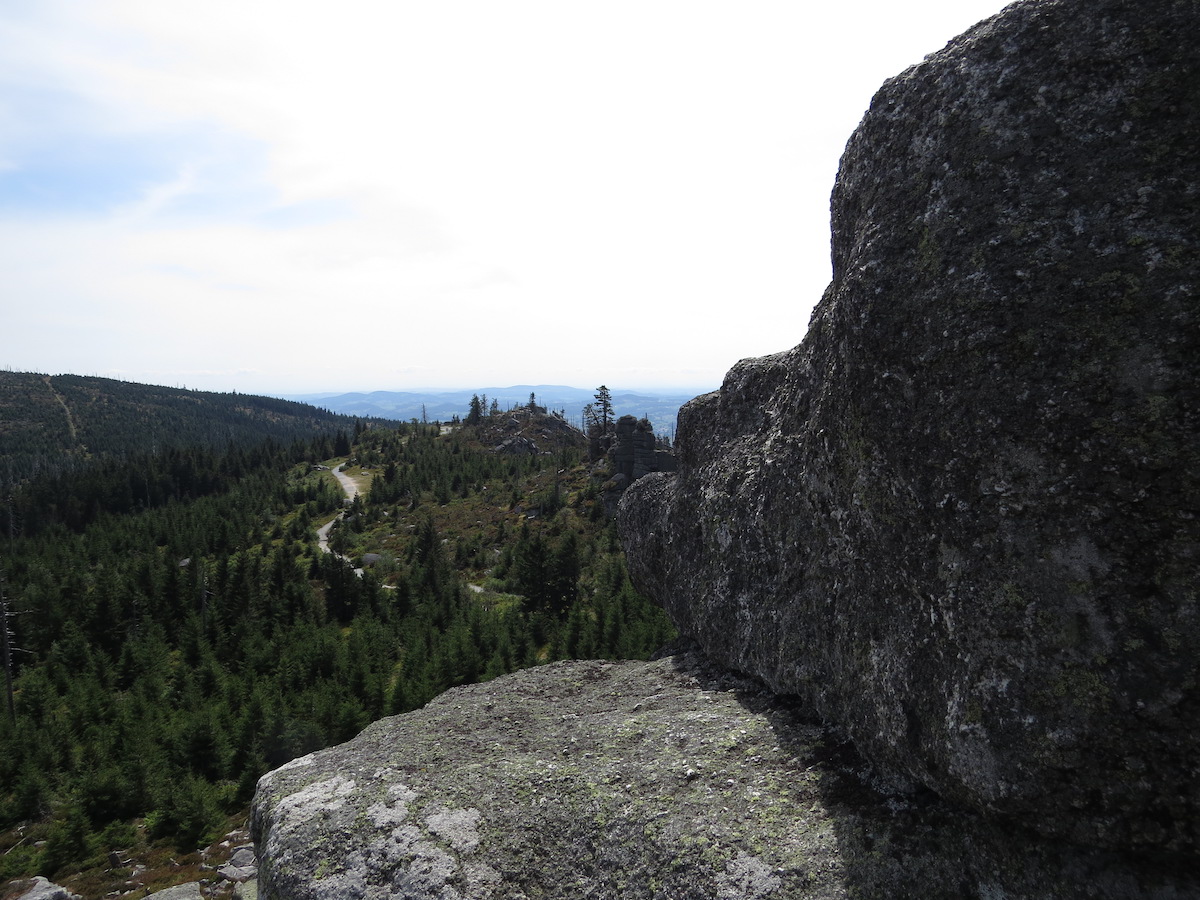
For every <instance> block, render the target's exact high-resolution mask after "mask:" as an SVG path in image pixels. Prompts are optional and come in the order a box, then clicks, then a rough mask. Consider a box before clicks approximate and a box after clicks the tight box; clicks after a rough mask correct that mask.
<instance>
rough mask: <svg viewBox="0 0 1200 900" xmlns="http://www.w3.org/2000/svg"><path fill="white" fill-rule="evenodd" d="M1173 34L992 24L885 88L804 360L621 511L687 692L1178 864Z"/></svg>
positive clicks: (1182, 164) (1138, 18)
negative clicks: (747, 695) (706, 684)
mask: <svg viewBox="0 0 1200 900" xmlns="http://www.w3.org/2000/svg"><path fill="white" fill-rule="evenodd" d="M1197 34H1200V4H1197V3H1195V2H1194V0H1137V2H1132V0H1127V2H1116V0H1099V2H1098V0H1047V2H1027V3H1017V4H1015V5H1013V6H1011V7H1009V8H1008V9H1007V10H1006V11H1005V12H1004V13H1003V14H1001V15H1000V16H998V17H996V18H994V19H992V20H989V21H988V22H986V23H983V24H981V25H980V26H977V27H976V28H975V29H973V30H972V31H970V32H968V33H967V34H965V35H963V36H962V37H960V38H958V39H957V40H955V41H954V42H952V43H951V44H950V45H949V46H947V47H946V48H945V49H944V50H943V51H941V52H939V53H937V54H934V55H932V56H930V57H928V58H927V59H926V60H925V61H924V62H923V63H921V64H920V65H917V66H914V67H913V68H911V69H909V70H908V71H906V72H904V73H902V74H901V75H899V76H897V77H896V78H894V79H892V80H891V81H889V82H888V83H887V84H885V85H884V87H883V88H882V89H881V90H880V91H879V92H878V94H877V95H876V96H875V98H874V100H873V101H872V104H871V108H870V110H869V111H868V113H867V114H866V116H865V117H864V119H863V121H862V123H861V125H860V126H859V128H858V130H857V131H856V132H855V134H854V135H853V137H852V138H851V139H850V142H849V144H848V146H847V148H846V152H845V156H844V157H843V160H842V166H841V172H840V174H839V177H838V180H837V184H836V186H835V188H834V191H833V198H832V219H833V238H832V246H833V259H834V278H833V282H832V283H831V285H830V286H829V288H828V290H827V291H826V293H825V295H824V297H823V298H822V300H821V303H820V304H819V306H818V307H817V309H816V311H815V313H814V315H813V318H812V322H811V325H810V328H809V332H808V334H807V336H806V337H805V339H804V341H803V343H801V344H800V346H798V347H796V348H795V349H794V350H791V351H789V352H785V353H781V354H778V355H776V356H772V357H767V358H763V359H755V360H747V361H744V362H742V363H739V364H738V365H737V366H736V367H735V368H734V369H733V370H732V371H731V372H730V373H729V374H728V376H727V378H726V380H725V383H724V385H723V387H722V389H721V390H720V391H719V392H717V393H714V394H710V395H707V396H704V397H700V398H698V399H696V400H694V401H693V402H692V403H691V404H690V405H688V406H687V407H685V408H684V409H683V410H682V411H681V413H680V417H679V429H678V437H677V442H676V443H677V448H676V449H677V454H678V457H679V464H680V469H679V472H678V473H677V474H675V475H650V476H647V477H646V478H643V479H641V480H640V481H639V482H637V484H635V485H634V486H633V487H632V488H631V489H630V491H629V492H628V494H627V495H626V497H625V499H624V501H623V502H622V507H621V526H622V531H623V536H624V541H625V545H626V550H627V552H628V554H629V558H630V562H631V568H632V570H633V572H634V575H635V580H636V582H637V583H638V584H639V585H640V587H641V588H643V589H644V590H646V591H648V592H649V593H651V594H652V595H653V596H655V597H657V598H658V600H659V601H660V602H661V603H662V604H663V605H664V606H665V607H666V609H667V610H668V611H669V612H670V614H671V616H672V617H673V618H674V620H675V621H676V623H677V624H678V626H679V628H680V629H681V631H682V632H684V633H685V634H687V635H690V636H692V637H694V638H695V639H697V640H698V641H699V643H700V644H701V645H702V646H703V648H704V649H705V651H706V652H707V653H708V654H709V655H710V656H711V657H712V658H714V659H716V660H718V661H720V662H722V663H724V664H727V665H729V666H732V667H735V668H737V669H740V670H742V671H745V672H748V673H752V674H754V675H756V676H758V677H760V678H761V679H763V680H764V681H765V682H766V683H767V684H768V685H769V686H770V687H771V688H772V689H774V690H776V691H779V692H783V693H790V694H796V695H799V696H800V697H801V698H803V699H804V700H805V701H806V702H807V703H809V704H811V706H812V707H813V708H814V709H815V710H816V711H817V712H819V713H820V714H821V715H822V716H824V717H826V718H827V719H828V720H830V721H832V722H835V723H837V724H838V725H839V726H840V727H842V728H843V729H844V730H845V731H846V732H847V733H848V734H849V735H850V736H851V737H852V739H853V740H854V742H855V743H856V744H857V746H858V747H859V749H860V750H861V751H862V752H864V753H865V754H866V756H867V757H868V758H869V759H870V760H871V761H872V762H873V763H874V765H875V766H876V767H877V769H878V770H879V771H880V772H881V773H884V774H887V775H890V776H891V777H892V778H894V779H896V780H897V781H905V780H907V781H909V782H912V783H917V784H923V785H926V786H929V787H931V788H933V789H934V790H936V791H937V792H938V793H940V794H942V795H943V796H944V797H947V798H951V799H954V800H956V801H958V802H963V803H966V804H968V805H970V806H973V807H975V808H977V809H982V810H985V811H988V812H990V813H997V814H1011V815H1014V816H1018V817H1020V818H1022V819H1023V820H1024V821H1025V822H1027V823H1028V824H1030V825H1032V826H1033V827H1036V828H1038V829H1040V830H1041V831H1042V832H1043V833H1046V834H1051V835H1056V836H1061V837H1065V838H1068V839H1071V840H1075V841H1079V842H1086V843H1088V844H1091V845H1095V846H1109V847H1133V848H1138V847H1141V848H1170V849H1174V850H1178V851H1182V852H1184V853H1195V852H1197V849H1198V848H1200V776H1198V774H1197V760H1198V759H1200V688H1198V686H1197V679H1198V676H1200V672H1198V668H1197V660H1200V615H1198V611H1197V603H1198V597H1197V587H1198V583H1200V578H1198V577H1197V573H1198V558H1200V524H1198V520H1197V516H1198V515H1200V487H1198V478H1200V452H1198V449H1200V433H1198V432H1200V429H1198V427H1197V426H1198V421H1200V396H1198V393H1200V392H1198V390H1197V381H1198V378H1197V372H1198V368H1200V346H1198V345H1200V322H1198V315H1197V306H1198V304H1200V299H1198V296H1197V293H1198V291H1200V271H1198V270H1200V265H1198V260H1200V248H1198V247H1197V234H1198V232H1200V165H1198V161H1200V154H1198V151H1197V138H1198V136H1200V49H1198V48H1200V43H1198V42H1197V41H1196V35H1197Z"/></svg>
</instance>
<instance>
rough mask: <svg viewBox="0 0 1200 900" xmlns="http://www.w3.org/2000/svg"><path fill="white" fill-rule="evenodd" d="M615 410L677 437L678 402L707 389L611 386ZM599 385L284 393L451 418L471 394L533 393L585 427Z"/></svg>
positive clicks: (340, 408) (346, 408)
mask: <svg viewBox="0 0 1200 900" xmlns="http://www.w3.org/2000/svg"><path fill="white" fill-rule="evenodd" d="M610 391H611V393H612V404H613V413H614V415H616V416H617V417H620V416H624V415H631V416H637V417H638V418H639V419H640V418H643V417H644V418H647V419H649V420H650V422H651V423H652V424H653V425H654V431H655V433H656V434H660V435H665V436H667V437H673V436H674V433H675V417H676V414H677V413H678V412H679V407H681V406H683V404H685V403H687V402H688V401H689V400H691V399H692V398H694V397H695V396H696V395H697V393H703V391H682V390H681V391H678V392H665V391H664V392H657V391H653V390H644V389H639V390H621V389H619V388H610ZM595 393H596V388H587V389H585V388H576V387H570V386H567V385H561V384H516V385H510V386H509V387H484V388H468V389H462V390H447V391H439V390H429V391H371V392H369V393H365V392H349V393H344V394H329V393H313V394H284V395H280V396H282V397H284V398H285V399H288V400H295V401H299V402H301V403H310V404H312V405H313V406H319V407H322V408H324V409H327V410H329V411H330V412H335V413H342V414H343V415H354V416H377V417H380V418H388V419H400V420H403V421H408V420H410V419H418V420H422V419H424V420H427V421H430V422H435V421H437V422H448V421H450V420H451V419H452V418H453V417H454V416H459V417H460V418H462V417H465V416H466V414H467V411H468V410H469V408H470V404H471V397H472V396H475V395H478V396H479V397H481V398H482V397H486V398H487V404H488V405H489V406H490V405H491V402H492V401H493V400H495V401H496V402H497V403H498V404H499V405H500V408H501V409H509V408H511V407H514V406H522V405H524V404H526V403H528V402H529V395H530V394H533V395H534V396H535V397H536V398H537V402H538V405H540V406H544V407H546V408H547V409H550V410H562V411H563V414H564V415H565V417H566V419H567V421H568V422H571V423H572V424H573V425H576V426H580V425H581V419H582V415H583V409H584V407H585V406H587V404H589V403H592V402H594V401H595Z"/></svg>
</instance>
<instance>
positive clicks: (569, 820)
mask: <svg viewBox="0 0 1200 900" xmlns="http://www.w3.org/2000/svg"><path fill="white" fill-rule="evenodd" d="M864 771H866V769H865V767H864V765H863V763H862V761H861V760H860V759H859V758H858V757H857V756H855V755H854V752H853V750H852V748H850V746H849V745H848V744H847V743H846V742H845V741H844V739H842V738H840V737H839V736H837V735H836V734H835V733H833V732H831V731H829V730H828V729H826V728H825V727H824V726H823V725H821V723H819V722H817V721H815V720H811V719H807V718H805V717H803V716H801V715H798V714H797V711H796V710H795V708H794V707H793V706H792V705H791V704H790V703H789V702H787V701H784V700H781V699H779V698H777V697H775V696H773V695H771V694H770V693H768V692H766V691H764V690H763V689H762V688H761V686H760V685H759V684H758V683H756V682H753V681H751V680H749V679H745V678H741V677H738V676H734V675H732V674H730V673H729V672H728V671H726V670H723V669H719V668H716V667H714V666H712V665H711V664H709V663H707V662H705V661H704V660H703V658H701V657H699V656H697V655H695V654H694V653H690V652H683V653H680V654H677V655H675V656H672V657H669V658H666V659H663V660H659V661H657V662H650V663H643V662H623V663H609V662H599V661H592V662H565V663H556V664H552V665H548V666H542V667H538V668H535V669H529V670H526V671H523V672H518V673H515V674H513V675H508V676H505V677H503V678H498V679H496V680H494V681H490V682H487V683H486V684H480V685H474V686H471V687H465V688H457V689H454V690H452V691H450V692H448V693H446V694H444V695H442V696H441V697H439V698H437V699H436V700H434V701H433V702H432V703H430V704H429V705H428V706H426V707H425V708H424V709H421V710H418V711H416V712H412V713H408V714H406V715H403V716H398V717H395V718H391V719H384V720H382V721H380V722H377V723H375V724H374V725H372V726H370V727H369V728H367V730H366V731H364V732H363V733H362V734H361V735H360V736H359V737H357V738H355V739H354V740H352V741H350V742H349V743H347V744H343V745H341V746H339V747H334V748H330V749H328V750H323V751H321V752H319V753H316V754H313V755H311V756H308V757H304V758H303V759H299V760H296V761H294V762H293V763H290V764H288V765H286V766H284V767H283V768H281V769H278V770H276V771H275V772H273V773H270V774H268V775H267V776H265V777H264V778H263V779H262V781H261V782H260V783H259V787H258V791H257V794H256V796H255V801H254V810H253V819H252V823H253V827H254V833H255V837H256V840H257V843H258V848H259V855H260V862H261V869H260V875H259V882H258V883H259V886H260V887H261V889H262V895H263V896H264V897H269V898H272V900H311V898H331V900H332V898H338V900H345V898H380V900H382V898H391V897H405V898H412V900H416V898H497V900H499V898H514V897H527V898H534V897H538V898H544V900H568V898H570V900H574V898H578V897H596V898H608V897H614V898H615V897H620V898H622V900H649V898H666V897H680V898H696V900H699V898H705V900H707V898H727V900H745V898H753V900H782V898H796V897H804V898H845V897H856V898H880V900H882V898H895V897H921V898H925V900H938V898H947V900H949V898H954V900H958V898H962V897H988V896H994V897H1006V898H1012V900H1018V898H1030V900H1035V898H1037V900H1041V898H1045V900H1050V898H1068V897H1075V896H1080V893H1079V892H1080V890H1081V886H1085V887H1086V891H1087V896H1090V897H1096V898H1124V897H1161V898H1163V900H1166V898H1168V897H1180V896H1191V895H1194V894H1191V893H1188V892H1195V891H1197V890H1198V889H1200V884H1197V883H1196V881H1195V880H1194V879H1193V880H1191V881H1189V880H1188V878H1187V877H1185V876H1183V875H1181V874H1180V873H1179V872H1172V871H1171V870H1170V869H1169V868H1164V867H1162V866H1161V865H1159V866H1155V867H1150V868H1148V869H1144V870H1137V869H1133V868H1130V867H1128V866H1127V865H1125V863H1124V862H1123V861H1122V860H1121V859H1120V857H1119V856H1117V855H1115V854H1111V853H1106V852H1102V851H1096V850H1075V849H1071V848H1069V847H1064V846H1058V845H1056V844H1055V843H1053V842H1047V841H1043V840H1039V839H1038V838H1036V836H1034V835H1033V834H1032V833H1031V832H1027V831H1026V830H1025V829H1022V828H1021V827H1019V826H1017V825H1015V824H1012V823H1006V824H1003V825H995V824H993V823H991V822H989V821H986V820H984V819H983V818H981V817H980V816H978V815H976V814H971V813H966V812H963V811H961V810H959V809H957V808H955V807H953V806H950V805H948V804H945V803H941V802H939V801H937V800H936V798H934V797H932V795H929V794H925V795H920V796H903V795H897V794H894V793H884V792H880V791H878V790H876V789H875V788H874V787H872V785H871V784H870V783H869V782H866V781H864V780H863V779H862V778H861V777H860V775H861V773H862V772H864Z"/></svg>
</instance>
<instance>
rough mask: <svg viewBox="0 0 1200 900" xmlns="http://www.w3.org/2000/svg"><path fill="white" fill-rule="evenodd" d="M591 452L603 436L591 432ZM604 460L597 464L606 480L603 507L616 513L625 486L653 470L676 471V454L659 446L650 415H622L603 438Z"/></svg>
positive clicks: (594, 450)
mask: <svg viewBox="0 0 1200 900" xmlns="http://www.w3.org/2000/svg"><path fill="white" fill-rule="evenodd" d="M590 442H591V449H590V450H589V453H590V454H592V455H596V454H598V453H599V451H598V450H597V449H596V448H597V446H598V445H599V443H600V439H599V438H598V437H597V436H596V435H594V434H593V435H590ZM603 444H604V447H605V448H606V450H605V451H604V455H603V461H602V463H601V465H600V467H599V468H598V471H599V472H600V473H601V474H602V476H605V477H606V480H605V482H604V507H605V509H606V510H607V511H608V513H609V515H616V512H617V504H618V503H620V502H621V497H622V496H624V494H625V491H626V489H628V487H629V486H630V485H631V484H633V483H634V482H635V481H637V479H639V478H641V477H642V476H643V475H649V474H650V473H651V472H674V471H675V454H674V453H672V452H671V451H670V450H669V449H665V448H663V447H661V446H659V443H658V438H657V437H655V435H654V426H653V425H651V424H650V422H649V421H648V420H647V419H638V418H637V417H636V416H621V418H619V419H618V420H617V421H616V423H615V425H614V426H613V428H612V430H611V431H610V432H609V434H608V436H607V438H605V439H604V441H603Z"/></svg>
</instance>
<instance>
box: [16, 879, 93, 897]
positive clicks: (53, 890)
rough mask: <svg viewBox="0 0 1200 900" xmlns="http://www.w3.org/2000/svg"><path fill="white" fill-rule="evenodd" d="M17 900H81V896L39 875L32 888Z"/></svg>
mask: <svg viewBox="0 0 1200 900" xmlns="http://www.w3.org/2000/svg"><path fill="white" fill-rule="evenodd" d="M17 900H79V895H78V894H72V893H71V892H70V891H68V890H67V889H66V888H65V887H61V886H60V885H57V884H55V883H54V882H52V881H50V880H48V879H46V878H43V877H42V876H41V875H38V876H36V877H35V878H34V879H33V884H32V885H31V886H30V888H29V889H28V890H27V891H25V893H23V894H21V895H20V897H18V898H17Z"/></svg>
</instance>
